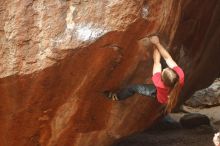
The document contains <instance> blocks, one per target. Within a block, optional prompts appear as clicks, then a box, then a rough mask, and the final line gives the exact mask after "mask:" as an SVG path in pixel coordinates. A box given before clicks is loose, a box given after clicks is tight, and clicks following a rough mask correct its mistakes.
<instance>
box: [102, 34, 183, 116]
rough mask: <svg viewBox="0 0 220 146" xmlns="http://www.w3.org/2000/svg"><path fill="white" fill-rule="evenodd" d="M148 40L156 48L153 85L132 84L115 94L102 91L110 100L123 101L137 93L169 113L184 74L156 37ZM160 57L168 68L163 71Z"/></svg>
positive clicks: (181, 84)
mask: <svg viewBox="0 0 220 146" xmlns="http://www.w3.org/2000/svg"><path fill="white" fill-rule="evenodd" d="M144 39H146V37H145V38H144ZM149 40H150V42H151V43H153V44H154V46H156V47H155V48H154V52H153V61H154V64H153V76H152V81H153V84H134V85H130V86H127V87H125V88H122V89H120V90H119V91H117V92H111V91H104V95H105V96H106V97H108V98H109V99H112V100H123V99H126V98H128V97H130V96H132V95H134V94H135V93H138V94H141V95H144V96H148V97H151V99H152V98H153V99H155V100H157V101H158V102H159V103H161V104H162V105H164V106H165V112H167V113H169V112H171V110H172V109H173V108H174V107H175V105H176V103H177V98H178V96H179V93H180V90H181V88H182V87H183V84H184V73H183V71H182V69H181V68H180V67H179V66H178V65H177V64H176V62H175V61H174V60H173V59H172V57H171V55H170V54H169V53H168V52H167V51H166V49H165V48H164V47H163V46H162V45H161V43H160V41H159V37H158V36H151V37H149ZM161 56H162V57H163V59H164V60H165V62H166V64H167V66H168V67H166V68H164V69H163V70H162V67H161Z"/></svg>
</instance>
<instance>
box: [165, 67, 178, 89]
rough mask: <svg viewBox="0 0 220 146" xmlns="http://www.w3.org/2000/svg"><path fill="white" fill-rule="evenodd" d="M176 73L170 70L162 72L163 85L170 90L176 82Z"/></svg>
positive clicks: (166, 69)
mask: <svg viewBox="0 0 220 146" xmlns="http://www.w3.org/2000/svg"><path fill="white" fill-rule="evenodd" d="M178 78H179V77H178V75H177V73H176V72H175V71H174V70H172V69H171V68H168V67H167V68H165V69H163V71H162V80H163V82H164V84H165V85H166V86H168V87H170V88H173V87H174V85H175V84H176V82H177V81H178Z"/></svg>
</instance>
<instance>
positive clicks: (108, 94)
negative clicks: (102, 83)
mask: <svg viewBox="0 0 220 146" xmlns="http://www.w3.org/2000/svg"><path fill="white" fill-rule="evenodd" d="M103 93H104V95H105V96H106V97H107V98H108V99H111V100H114V101H116V100H119V99H118V97H117V94H116V93H114V92H111V91H104V92H103Z"/></svg>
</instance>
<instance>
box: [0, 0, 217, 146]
mask: <svg viewBox="0 0 220 146" xmlns="http://www.w3.org/2000/svg"><path fill="white" fill-rule="evenodd" d="M219 10H220V8H219V2H218V1H217V0H213V1H212V2H210V1H208V0H207V1H206V0H204V3H199V2H198V1H195V0H179V1H176V0H148V1H143V0H131V1H127V0H120V1H119V0H111V1H110V0H105V1H91V0H68V1H63V0H47V1H46V0H20V1H13V0H7V1H4V0H0V56H1V58H0V93H1V95H0V100H1V102H0V127H1V128H0V141H1V145H2V146H15V145H16V146H37V145H41V146H94V145H96V146H108V145H110V144H111V143H112V142H113V141H114V140H116V139H118V138H120V137H123V136H126V135H128V134H131V133H133V132H136V131H140V130H143V129H145V128H146V127H148V126H150V125H151V124H152V122H153V121H154V120H155V119H156V118H157V117H158V116H159V115H160V107H159V105H158V104H157V103H154V102H152V101H150V100H149V99H147V98H145V97H142V96H134V97H133V98H130V99H127V100H125V101H121V102H113V101H109V100H107V99H105V98H103V96H102V94H101V92H102V91H103V90H106V89H117V88H120V87H122V86H124V85H127V84H130V83H144V82H151V81H150V79H151V72H152V57H151V53H150V51H148V50H146V49H144V48H139V47H138V45H137V42H136V40H137V39H139V38H142V37H143V36H145V35H148V34H151V33H154V32H161V33H163V34H165V35H166V36H167V37H166V38H167V41H168V45H169V46H171V48H172V49H171V50H170V51H171V53H173V55H174V56H175V59H176V60H177V61H178V62H179V63H180V64H181V66H182V67H183V68H184V71H185V72H186V76H187V80H186V87H185V89H184V92H183V93H182V94H183V95H189V93H191V92H193V90H195V89H197V88H200V85H199V86H197V85H198V84H197V82H198V80H200V79H201V77H204V76H206V75H208V76H211V77H208V79H206V80H204V81H203V82H204V83H203V82H201V81H200V82H201V83H202V84H201V86H205V85H207V84H208V83H209V82H211V81H212V80H213V79H214V78H215V76H217V75H218V74H219V68H218V69H216V68H215V66H213V65H207V66H208V68H204V67H203V66H204V65H203V64H205V65H206V61H207V60H208V59H209V58H210V57H211V58H213V62H216V61H219V58H217V57H216V53H217V52H219V42H218V41H217V39H218V38H219V25H218V24H219V21H218V20H219V19H218V15H217V14H218V12H219ZM212 36H213V37H212ZM200 42H203V43H202V44H200ZM216 42H217V43H216ZM181 45H182V46H184V47H179V46H181ZM117 46H118V47H117ZM176 46H178V47H176ZM181 48H182V49H181ZM210 49H211V50H210ZM207 54H209V55H208V56H206V55H207ZM195 56H196V57H195ZM214 57H216V58H214ZM198 60H199V61H202V62H201V63H200V62H199V61H198ZM211 62H212V61H211ZM194 68H195V69H197V70H194ZM204 69H208V70H209V71H210V73H209V72H203V74H201V76H197V73H198V72H200V71H201V70H204ZM195 76H196V77H195ZM195 86H196V87H197V88H194V87H195ZM183 97H184V98H182V99H186V97H187V96H183Z"/></svg>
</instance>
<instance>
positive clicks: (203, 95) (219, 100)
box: [185, 78, 220, 108]
mask: <svg viewBox="0 0 220 146" xmlns="http://www.w3.org/2000/svg"><path fill="white" fill-rule="evenodd" d="M185 104H186V105H187V106H190V107H195V108H197V107H199V108H205V107H213V106H219V105H220V79H219V78H218V79H216V80H215V81H214V82H213V84H212V85H211V86H209V87H208V88H205V89H202V90H199V91H196V92H195V93H194V94H193V95H192V97H191V98H190V99H189V100H187V101H186V103H185Z"/></svg>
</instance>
